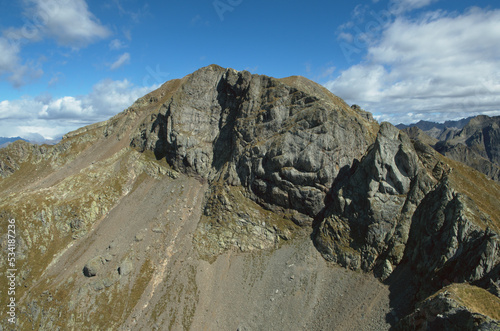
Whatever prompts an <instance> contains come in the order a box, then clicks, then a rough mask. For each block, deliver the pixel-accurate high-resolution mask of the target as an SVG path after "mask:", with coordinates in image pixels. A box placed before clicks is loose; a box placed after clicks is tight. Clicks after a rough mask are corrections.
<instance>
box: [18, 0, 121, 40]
mask: <svg viewBox="0 0 500 331" xmlns="http://www.w3.org/2000/svg"><path fill="white" fill-rule="evenodd" d="M28 3H29V5H30V6H29V8H28V11H27V12H28V13H29V15H30V16H31V17H33V18H34V20H33V25H34V27H35V28H37V29H38V30H39V31H40V32H41V33H43V34H45V35H47V36H48V37H51V38H54V39H55V40H56V41H57V42H58V43H59V44H61V45H64V46H71V47H75V48H80V47H83V46H86V45H88V44H90V43H92V42H94V41H96V40H99V39H103V38H106V37H108V36H109V35H110V34H111V32H110V31H109V29H108V28H106V27H105V26H103V25H102V24H101V23H100V22H99V20H98V19H97V18H96V17H95V16H94V15H93V14H92V13H91V12H90V11H89V9H88V6H87V3H86V2H85V0H71V1H69V0H28Z"/></svg>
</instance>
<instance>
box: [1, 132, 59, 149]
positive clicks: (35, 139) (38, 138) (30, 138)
mask: <svg viewBox="0 0 500 331" xmlns="http://www.w3.org/2000/svg"><path fill="white" fill-rule="evenodd" d="M61 138H62V137H61ZM61 138H56V139H45V137H43V136H42V135H40V134H37V133H32V134H28V135H25V136H24V137H23V138H21V137H13V138H6V137H0V148H3V147H7V146H8V145H9V144H11V143H13V142H14V141H17V140H23V141H27V142H30V143H32V144H38V145H43V144H47V145H55V144H57V143H58V142H59V141H61Z"/></svg>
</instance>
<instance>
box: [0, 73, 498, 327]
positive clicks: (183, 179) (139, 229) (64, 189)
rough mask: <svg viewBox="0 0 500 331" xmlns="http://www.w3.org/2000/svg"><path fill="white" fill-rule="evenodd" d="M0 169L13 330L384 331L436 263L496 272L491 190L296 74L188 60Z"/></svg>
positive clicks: (23, 148) (470, 275)
mask: <svg viewBox="0 0 500 331" xmlns="http://www.w3.org/2000/svg"><path fill="white" fill-rule="evenodd" d="M165 160H166V161H167V162H165ZM0 171H1V172H0V174H1V175H2V177H3V178H2V179H1V180H0V189H2V192H4V194H3V195H2V198H0V216H1V219H2V224H6V222H7V220H8V219H9V218H15V219H16V225H17V229H18V233H19V235H18V246H17V252H18V269H19V270H20V271H19V273H18V277H17V280H18V284H19V286H18V289H17V295H18V296H17V298H18V307H19V311H18V312H19V323H20V324H19V325H20V327H21V328H22V329H28V328H32V327H35V325H36V327H37V328H39V329H47V330H53V329H57V328H58V327H60V328H65V327H70V328H71V327H74V328H78V329H91V328H95V327H98V328H114V329H128V328H130V329H165V330H168V329H190V328H191V329H200V328H206V329H223V330H226V329H227V330H229V329H237V328H239V329H276V328H278V329H304V328H307V329H318V330H319V329H325V328H326V329H331V328H335V329H345V330H352V329H364V330H382V329H388V328H389V327H390V326H391V324H392V325H393V326H395V327H397V326H396V325H395V321H396V319H395V316H400V317H402V316H403V315H405V314H407V313H409V312H410V309H411V306H407V307H399V303H400V302H405V301H406V302H408V301H409V300H408V299H406V296H410V297H412V296H413V295H415V294H418V293H419V296H420V297H421V298H425V296H426V295H427V294H428V293H432V292H433V291H435V290H438V289H439V288H441V287H442V286H443V285H444V283H445V281H450V280H449V279H443V277H445V276H446V275H447V273H450V274H451V273H453V274H454V273H455V271H457V270H460V272H458V273H457V274H456V275H457V278H456V280H455V279H453V280H451V281H452V282H453V281H457V282H463V281H467V282H471V283H474V284H475V285H477V286H482V287H485V288H489V287H490V286H493V288H492V290H494V285H495V283H496V284H497V285H498V281H499V280H498V272H499V269H500V268H499V267H498V265H499V256H498V255H499V254H498V249H497V248H498V246H499V245H498V235H496V233H498V222H499V220H498V219H497V218H496V216H497V215H500V210H499V208H500V207H499V206H498V197H499V196H500V189H499V187H498V185H496V184H492V183H491V181H488V180H486V179H485V178H484V176H483V177H481V175H479V174H477V173H476V172H475V171H473V170H471V169H469V168H467V167H464V166H462V165H460V164H455V163H453V162H451V161H449V160H448V159H446V158H444V157H441V156H440V155H439V154H437V153H435V152H432V151H431V150H429V149H426V147H425V145H419V144H418V143H415V144H414V143H411V142H410V141H409V139H408V137H406V135H405V134H403V133H399V131H397V130H396V129H395V128H394V127H392V126H391V125H389V124H387V123H386V124H382V126H381V127H380V128H379V125H378V124H377V123H376V122H374V121H373V120H372V119H371V117H370V116H369V115H368V114H366V113H364V112H361V111H357V110H355V109H351V107H349V106H348V105H346V104H345V103H344V102H343V101H342V100H341V99H339V98H337V97H336V96H334V95H332V94H331V93H329V92H328V91H327V90H325V89H324V88H322V87H321V86H319V85H317V84H315V83H313V82H310V81H308V80H306V79H304V78H301V77H289V78H285V79H280V80H277V79H273V78H270V77H267V76H259V75H251V74H249V73H248V72H236V71H234V70H232V69H223V68H221V67H218V66H209V67H206V68H202V69H200V70H198V71H197V72H195V73H193V74H191V75H188V76H186V77H184V78H183V79H179V80H174V81H169V82H167V83H165V84H164V85H163V86H162V87H160V88H159V89H158V90H156V91H154V92H152V93H150V94H148V95H147V96H145V97H143V98H141V99H139V100H138V101H137V102H136V103H134V105H132V106H131V107H130V108H128V109H127V110H125V111H124V112H123V113H121V114H119V115H117V116H115V117H114V118H112V119H110V120H108V121H106V122H103V123H99V124H95V125H92V126H89V127H85V128H82V129H80V130H77V131H75V132H73V133H70V134H68V135H66V136H65V138H64V139H63V141H62V142H61V143H60V144H58V145H57V146H55V147H46V146H45V147H44V146H33V145H29V144H26V143H15V144H13V145H11V146H9V147H8V148H7V149H5V150H2V151H0ZM457 174H458V175H457ZM478 181H480V182H481V185H474V182H478ZM357 184H359V185H357ZM375 184H376V185H375ZM440 192H444V193H443V194H441V193H440ZM441 196H443V198H441ZM426 197H427V199H426ZM432 197H434V198H432ZM428 200H429V201H430V202H427V201H428ZM479 200H481V201H479ZM342 201H343V202H342ZM474 201H476V202H474ZM422 202H424V203H423V204H422ZM431 202H432V203H433V204H431ZM342 204H343V205H344V207H342V208H340V206H341V205H342ZM348 204H349V205H351V206H355V208H356V209H357V210H355V209H352V208H351V209H349V208H347V209H346V207H345V206H347V205H348ZM377 204H378V205H377ZM377 206H379V207H377ZM381 207H383V208H382V209H381ZM386 207H387V208H386ZM431 207H432V208H431ZM427 210H436V212H435V213H434V214H432V215H427V214H426V211H427ZM441 211H443V212H441ZM363 215H366V216H363ZM441 215H445V216H444V217H443V216H441ZM360 216H361V217H360ZM425 219H436V220H437V223H438V224H437V225H433V226H434V227H433V228H432V230H431V231H430V232H429V231H428V232H422V231H421V224H420V223H421V222H423V220H425ZM355 220H356V222H358V225H359V226H353V225H354V224H355V223H352V222H354V221H355ZM325 224H330V225H329V227H328V226H327V227H325ZM346 224H347V225H348V226H349V227H350V228H351V230H350V231H349V230H346V229H348V227H346ZM342 227H344V228H342ZM5 228H6V227H5ZM454 228H460V229H462V230H460V231H461V232H460V233H459V236H458V237H457V234H456V233H453V231H451V232H450V231H449V229H454ZM355 229H359V230H355ZM313 230H314V232H313ZM2 231H4V230H3V228H2ZM2 233H3V232H2ZM319 233H321V234H322V236H323V239H322V242H320V241H318V234H319ZM336 234H340V235H341V236H340V237H336ZM310 236H312V238H313V241H311V240H310V238H311V237H310ZM495 236H496V237H495ZM1 239H2V240H1V245H2V247H3V248H4V249H5V247H6V235H5V234H4V233H3V234H2V236H1ZM429 240H430V241H429ZM454 240H455V241H458V246H457V245H456V244H454ZM337 241H338V242H337ZM429 242H435V243H437V242H442V248H443V249H444V251H442V250H437V251H436V254H434V255H432V254H431V255H426V254H428V252H432V251H433V250H432V249H430V250H429V246H428V245H429ZM313 243H314V245H315V246H313ZM328 247H337V248H338V249H340V250H337V251H335V249H334V250H333V251H325V249H326V248H328ZM318 250H319V252H321V253H322V254H323V256H324V257H326V258H327V260H335V261H337V262H338V263H339V264H341V265H345V266H348V267H350V268H352V269H363V270H365V271H368V272H371V271H373V272H374V273H375V275H377V276H378V277H381V278H382V279H386V281H385V285H384V284H382V283H380V282H378V281H377V280H376V279H375V278H373V277H372V276H371V275H369V274H363V273H357V272H354V271H350V270H348V269H342V268H339V267H337V266H335V265H334V264H332V263H328V262H327V261H326V260H324V259H323V258H322V257H321V255H320V253H319V252H318ZM464 250H465V251H467V252H469V253H468V255H467V256H463V254H462V253H463V251H464ZM242 251H243V252H245V253H242ZM345 252H348V254H346V253H345ZM358 255H359V257H357V256H358ZM5 258H6V256H2V257H1V259H2V265H5V264H4V263H5ZM348 260H350V261H351V262H349V261H348ZM356 261H359V267H357V264H356V263H357V262H356ZM422 261H430V262H429V263H434V264H433V265H429V263H424V262H422ZM460 261H469V262H463V263H468V264H467V266H466V268H463V266H464V264H463V263H462V262H460ZM440 263H441V264H440ZM461 263H462V264H461ZM455 266H456V269H453V268H454V267H455ZM410 267H411V268H412V269H411V273H415V274H416V275H417V277H416V279H411V278H410V277H408V276H405V277H403V276H401V275H408V273H407V272H405V271H404V270H407V269H408V268H410ZM462 269H464V270H462ZM84 270H85V271H84ZM2 276H3V275H2ZM87 276H92V277H87ZM4 279H5V277H2V281H4ZM429 279H431V280H432V282H430V285H429V286H428V287H426V286H424V284H426V283H427V281H428V280H429ZM491 282H493V283H491ZM492 284H493V285H492ZM2 286H3V285H2ZM402 289H405V291H402ZM123 297H126V298H127V300H123ZM248 298H250V300H248ZM1 300H5V298H1ZM1 303H2V304H3V303H4V302H3V301H2V302H1ZM412 303H416V302H409V304H412ZM61 307H65V309H64V310H63V309H61ZM332 311H333V312H334V313H332ZM103 312H105V313H104V314H103ZM347 312H349V314H350V315H349V316H350V318H349V319H348V320H346V318H345V316H346V314H347ZM24 316H26V317H24ZM443 316H445V318H446V316H447V315H446V312H443ZM1 323H2V325H4V326H5V327H8V324H7V323H6V321H5V320H3V321H2V322H1Z"/></svg>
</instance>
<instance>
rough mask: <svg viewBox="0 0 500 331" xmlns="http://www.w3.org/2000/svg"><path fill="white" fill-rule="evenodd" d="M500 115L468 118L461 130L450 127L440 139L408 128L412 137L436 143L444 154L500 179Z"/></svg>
mask: <svg viewBox="0 0 500 331" xmlns="http://www.w3.org/2000/svg"><path fill="white" fill-rule="evenodd" d="M499 128H500V116H496V117H489V116H485V115H481V116H476V117H473V118H470V119H468V122H467V124H466V125H465V126H464V127H463V128H462V129H460V130H458V129H453V130H454V131H453V132H452V131H450V130H451V129H449V128H447V129H446V130H445V131H443V133H444V134H441V135H440V136H439V139H435V138H432V137H430V136H428V135H427V134H426V132H424V131H422V130H421V129H420V128H418V127H417V126H413V127H410V128H405V129H404V131H405V132H406V133H407V134H408V135H409V136H410V137H411V138H412V139H416V140H420V141H422V142H424V143H426V144H428V145H431V146H433V147H434V148H435V149H436V150H437V151H438V152H440V153H441V154H443V155H445V156H447V157H449V158H451V159H453V160H456V161H459V162H462V163H464V164H466V165H468V166H470V167H472V168H474V169H476V170H478V171H480V172H482V173H484V174H485V175H487V176H488V177H490V178H491V179H494V180H496V181H500V150H499V147H498V146H500V129H499Z"/></svg>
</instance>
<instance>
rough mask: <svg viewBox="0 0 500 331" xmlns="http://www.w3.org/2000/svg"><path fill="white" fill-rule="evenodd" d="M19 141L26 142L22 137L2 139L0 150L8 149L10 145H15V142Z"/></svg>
mask: <svg viewBox="0 0 500 331" xmlns="http://www.w3.org/2000/svg"><path fill="white" fill-rule="evenodd" d="M17 140H25V139H23V138H21V137H12V138H6V137H0V148H3V147H6V146H8V145H9V144H10V143H13V142H14V141H17ZM25 141H26V140H25Z"/></svg>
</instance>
